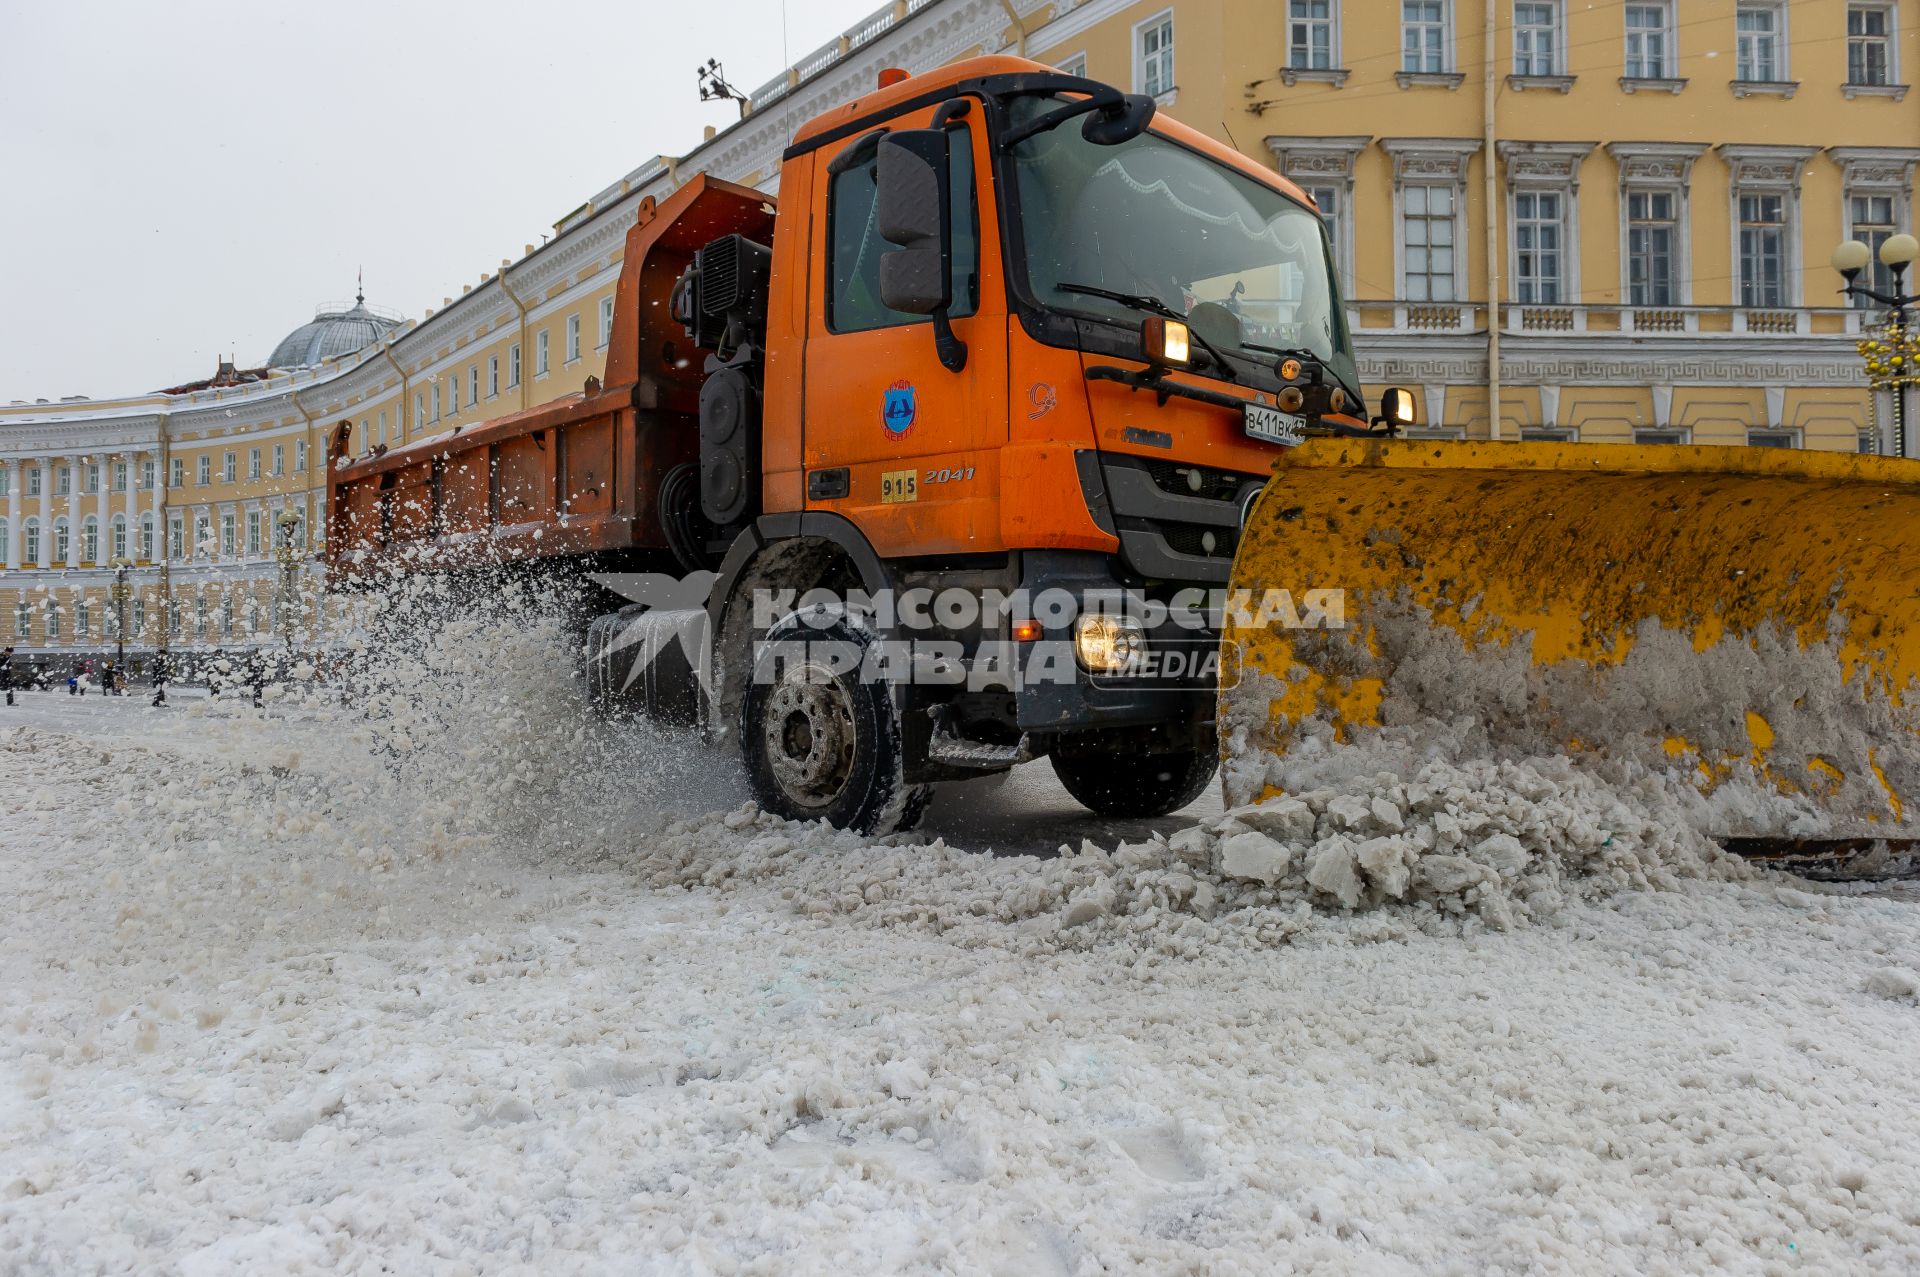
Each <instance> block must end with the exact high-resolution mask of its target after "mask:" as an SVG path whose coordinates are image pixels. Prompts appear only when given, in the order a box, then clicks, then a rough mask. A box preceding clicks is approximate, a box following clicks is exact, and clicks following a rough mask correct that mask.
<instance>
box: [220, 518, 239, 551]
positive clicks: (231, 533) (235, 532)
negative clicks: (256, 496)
mask: <svg viewBox="0 0 1920 1277" xmlns="http://www.w3.org/2000/svg"><path fill="white" fill-rule="evenodd" d="M239 551H240V525H239V521H238V520H236V519H235V518H234V517H233V512H232V511H228V512H226V513H225V514H222V515H221V516H220V553H221V554H222V555H223V556H225V557H226V558H229V559H230V558H232V557H233V556H234V555H236V554H238V553H239Z"/></svg>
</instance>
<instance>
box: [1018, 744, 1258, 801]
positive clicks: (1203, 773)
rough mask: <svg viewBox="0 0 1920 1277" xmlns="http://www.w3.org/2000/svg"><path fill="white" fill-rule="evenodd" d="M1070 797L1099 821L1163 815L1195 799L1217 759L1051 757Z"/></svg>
mask: <svg viewBox="0 0 1920 1277" xmlns="http://www.w3.org/2000/svg"><path fill="white" fill-rule="evenodd" d="M1052 762H1053V774H1054V775H1056V776H1058V777H1059V778H1060V784H1061V785H1062V786H1064V787H1065V788H1066V791H1067V792H1068V793H1069V794H1072V795H1073V796H1074V798H1075V799H1076V800H1077V801H1078V802H1079V803H1080V805H1081V806H1082V807H1085V808H1086V809H1087V810H1089V811H1093V812H1098V813H1099V814H1100V815H1102V816H1126V817H1143V816H1164V815H1166V814H1167V813H1169V812H1175V811H1179V810H1180V809H1181V808H1182V807H1185V806H1186V805H1187V804H1188V803H1190V802H1192V801H1193V800H1194V799H1196V798H1198V797H1199V796H1200V793H1201V791H1202V790H1204V789H1205V788H1206V787H1207V782H1208V781H1210V780H1212V779H1213V773H1214V772H1215V770H1217V769H1218V768H1219V766H1220V760H1219V759H1218V758H1217V757H1215V756H1214V754H1213V752H1212V751H1211V750H1209V751H1207V752H1205V753H1202V752H1200V751H1199V750H1188V751H1186V752H1184V753H1178V754H1077V755H1071V756H1062V755H1059V754H1054V755H1053V756H1052Z"/></svg>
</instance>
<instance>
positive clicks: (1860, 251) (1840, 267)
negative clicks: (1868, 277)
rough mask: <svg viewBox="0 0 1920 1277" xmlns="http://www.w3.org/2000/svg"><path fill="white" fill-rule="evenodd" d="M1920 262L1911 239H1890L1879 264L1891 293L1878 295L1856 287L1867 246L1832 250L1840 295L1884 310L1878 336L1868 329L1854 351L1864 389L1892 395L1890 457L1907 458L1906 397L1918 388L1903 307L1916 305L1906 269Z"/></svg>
mask: <svg viewBox="0 0 1920 1277" xmlns="http://www.w3.org/2000/svg"><path fill="white" fill-rule="evenodd" d="M1916 257H1920V240H1916V239H1914V237H1913V236H1911V235H1890V236H1888V237H1887V238H1886V240H1885V241H1884V242H1883V243H1882V244H1881V245H1880V264H1881V265H1883V266H1885V267H1886V268H1887V269H1888V270H1889V271H1891V272H1892V273H1893V291H1892V292H1891V293H1882V292H1878V291H1876V290H1875V289H1872V288H1868V287H1866V286H1865V285H1863V284H1859V283H1857V282H1855V281H1856V278H1857V277H1858V276H1859V274H1860V272H1861V271H1863V270H1865V269H1866V268H1867V263H1869V262H1870V261H1872V260H1873V256H1872V253H1871V252H1870V250H1869V249H1868V248H1867V246H1866V245H1865V244H1863V243H1861V242H1860V241H1859V240H1857V239H1850V240H1848V241H1847V242H1846V243H1844V244H1842V245H1840V247H1838V248H1836V249H1834V250H1833V258H1832V261H1833V268H1834V269H1835V270H1837V271H1839V272H1840V277H1841V278H1842V279H1844V280H1846V281H1847V286H1846V287H1845V288H1843V289H1841V290H1840V291H1841V292H1843V293H1845V294H1847V295H1848V296H1849V297H1866V298H1869V299H1871V300H1873V301H1877V302H1879V303H1880V304H1881V305H1882V306H1885V307H1886V308H1887V321H1886V323H1885V324H1883V325H1881V326H1880V327H1879V328H1878V329H1877V330H1875V329H1871V328H1870V329H1869V330H1868V333H1867V335H1866V336H1865V337H1863V338H1861V339H1860V344H1859V351H1860V355H1861V357H1862V358H1864V359H1865V360H1866V361H1867V385H1868V388H1869V389H1870V390H1873V391H1876V392H1877V391H1881V390H1886V391H1890V392H1891V393H1892V395H1893V455H1894V456H1896V457H1904V456H1906V455H1908V454H1907V423H1908V422H1909V421H1910V420H1911V419H1912V418H1911V415H1910V414H1909V413H1908V411H1907V391H1909V390H1910V389H1912V388H1913V387H1914V386H1915V385H1920V332H1916V331H1915V330H1914V329H1912V328H1910V327H1908V325H1907V307H1909V306H1912V305H1914V304H1915V303H1916V302H1920V293H1909V292H1904V291H1903V288H1904V286H1905V285H1904V281H1905V278H1906V273H1907V267H1909V266H1911V265H1913V261H1914V259H1915V258H1916Z"/></svg>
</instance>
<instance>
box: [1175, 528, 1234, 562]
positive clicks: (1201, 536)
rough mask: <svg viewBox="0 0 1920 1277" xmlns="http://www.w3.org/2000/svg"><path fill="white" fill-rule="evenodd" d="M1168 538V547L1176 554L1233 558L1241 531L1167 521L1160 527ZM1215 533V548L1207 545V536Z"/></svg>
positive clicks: (1207, 557)
mask: <svg viewBox="0 0 1920 1277" xmlns="http://www.w3.org/2000/svg"><path fill="white" fill-rule="evenodd" d="M1158 530H1159V533H1160V535H1161V536H1162V537H1164V538H1165V539H1166V542H1167V548H1168V549H1169V550H1172V551H1173V552H1174V553H1176V554H1192V555H1198V556H1199V557H1201V558H1205V559H1231V558H1232V557H1233V552H1234V551H1235V550H1236V549H1238V548H1239V546H1240V533H1239V531H1238V530H1237V529H1234V528H1202V527H1196V526H1195V525H1193V524H1191V523H1167V524H1162V525H1161V526H1160V528H1159V529H1158ZM1209 532H1211V533H1212V534H1213V548H1212V549H1211V550H1209V549H1208V548H1207V545H1206V536H1207V534H1208V533H1209Z"/></svg>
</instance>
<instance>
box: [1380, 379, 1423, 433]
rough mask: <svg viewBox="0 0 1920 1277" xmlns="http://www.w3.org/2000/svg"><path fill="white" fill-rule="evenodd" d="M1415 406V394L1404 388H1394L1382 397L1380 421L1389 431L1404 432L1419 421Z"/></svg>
mask: <svg viewBox="0 0 1920 1277" xmlns="http://www.w3.org/2000/svg"><path fill="white" fill-rule="evenodd" d="M1419 419H1420V418H1419V415H1418V413H1417V412H1416V410H1415V408H1414V404H1413V392H1412V391H1411V390H1408V389H1407V388H1406V387H1404V386H1392V387H1389V388H1388V389H1387V390H1386V391H1384V392H1383V393H1382V394H1381V396H1380V416H1379V420H1380V421H1384V422H1385V423H1386V425H1387V429H1388V430H1389V431H1399V430H1403V429H1405V428H1406V427H1408V426H1411V425H1413V424H1415V423H1416V422H1418V421H1419Z"/></svg>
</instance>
